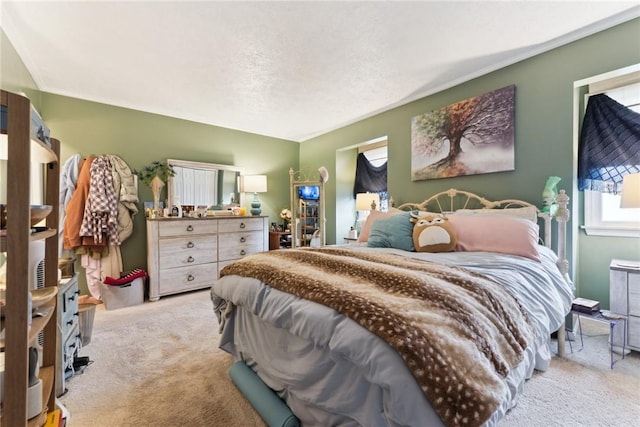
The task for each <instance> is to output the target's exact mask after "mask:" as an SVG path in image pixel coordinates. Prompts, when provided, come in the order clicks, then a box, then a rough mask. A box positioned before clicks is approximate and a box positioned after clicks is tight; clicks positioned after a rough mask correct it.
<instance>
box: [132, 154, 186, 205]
mask: <svg viewBox="0 0 640 427" xmlns="http://www.w3.org/2000/svg"><path fill="white" fill-rule="evenodd" d="M134 173H135V174H136V175H137V176H138V179H140V181H142V182H143V183H144V184H145V185H147V186H148V187H149V188H151V192H152V193H153V210H154V211H155V212H156V213H157V212H158V211H159V209H160V191H162V187H164V185H165V183H166V182H167V180H168V179H169V177H170V176H175V174H176V173H175V171H174V170H173V168H172V167H171V165H170V164H168V163H167V162H159V161H157V160H156V161H154V162H152V163H151V164H150V165H148V166H145V167H144V168H143V169H141V170H139V171H134Z"/></svg>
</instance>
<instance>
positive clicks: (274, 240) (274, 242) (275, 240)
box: [269, 231, 291, 251]
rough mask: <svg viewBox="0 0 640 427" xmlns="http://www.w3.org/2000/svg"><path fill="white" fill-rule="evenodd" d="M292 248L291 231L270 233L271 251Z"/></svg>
mask: <svg viewBox="0 0 640 427" xmlns="http://www.w3.org/2000/svg"><path fill="white" fill-rule="evenodd" d="M290 247H291V232H290V231H269V250H270V251H275V250H276V249H284V248H290Z"/></svg>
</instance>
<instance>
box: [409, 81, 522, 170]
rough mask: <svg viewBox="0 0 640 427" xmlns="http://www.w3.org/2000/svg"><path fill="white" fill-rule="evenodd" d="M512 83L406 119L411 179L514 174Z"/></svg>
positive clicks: (513, 95)
mask: <svg viewBox="0 0 640 427" xmlns="http://www.w3.org/2000/svg"><path fill="white" fill-rule="evenodd" d="M515 92H516V87H515V85H511V86H507V87H504V88H502V89H497V90H494V91H492V92H487V93H485V94H482V95H479V96H475V97H473V98H468V99H465V100H464V101H460V102H456V103H455V104H451V105H448V106H446V107H442V108H440V109H438V110H435V111H431V112H429V113H424V114H421V115H419V116H415V117H413V118H412V119H411V180H412V181H422V180H425V179H436V178H447V177H454V176H461V175H476V174H484V173H492V172H502V171H510V170H514V164H515V152H514V139H515V124H514V120H515Z"/></svg>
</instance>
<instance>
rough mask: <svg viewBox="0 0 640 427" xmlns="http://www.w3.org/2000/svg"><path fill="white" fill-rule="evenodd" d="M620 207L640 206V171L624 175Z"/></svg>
mask: <svg viewBox="0 0 640 427" xmlns="http://www.w3.org/2000/svg"><path fill="white" fill-rule="evenodd" d="M620 207H621V208H640V173H632V174H629V175H625V176H624V180H623V181H622V197H620Z"/></svg>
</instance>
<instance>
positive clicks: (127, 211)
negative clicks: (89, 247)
mask: <svg viewBox="0 0 640 427" xmlns="http://www.w3.org/2000/svg"><path fill="white" fill-rule="evenodd" d="M107 158H108V159H109V163H110V164H111V168H112V170H111V172H112V176H113V190H114V193H115V195H116V199H117V210H118V212H117V232H118V241H119V242H120V243H122V242H123V241H125V240H126V239H127V238H128V237H129V236H131V233H133V217H134V216H135V215H136V214H137V213H138V201H139V200H138V189H137V188H136V185H135V177H134V174H133V171H132V170H131V168H130V167H129V165H128V164H127V163H126V162H125V161H124V160H122V159H121V158H120V157H118V156H116V155H114V154H107ZM118 273H119V272H118ZM112 277H117V276H112Z"/></svg>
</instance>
